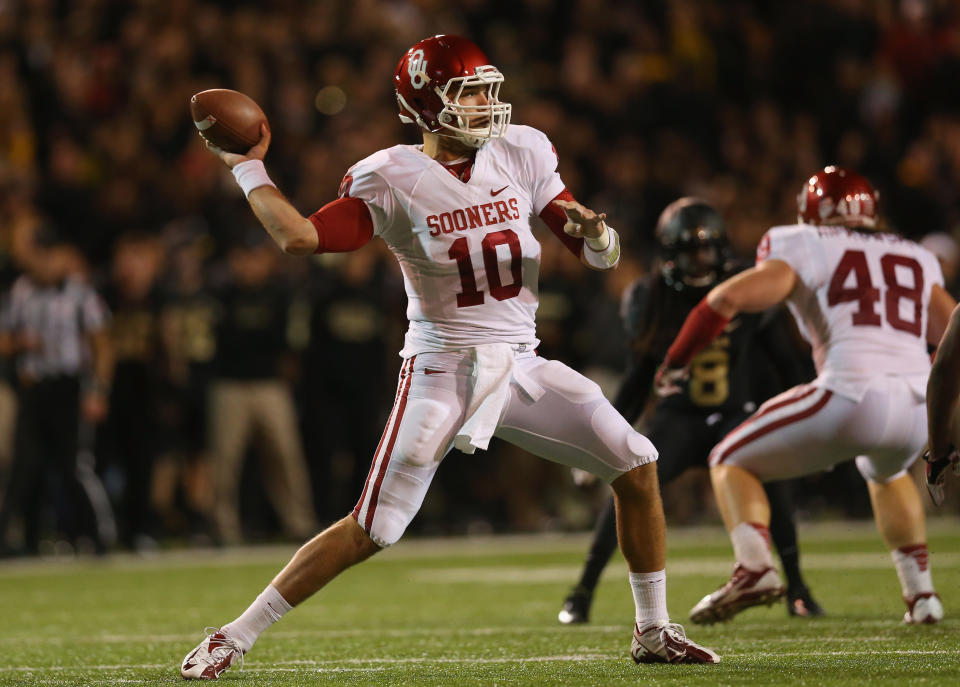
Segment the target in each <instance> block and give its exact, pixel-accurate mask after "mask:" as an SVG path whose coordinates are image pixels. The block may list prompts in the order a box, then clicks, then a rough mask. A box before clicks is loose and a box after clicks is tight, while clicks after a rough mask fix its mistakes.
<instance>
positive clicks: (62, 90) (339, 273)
mask: <svg viewBox="0 0 960 687" xmlns="http://www.w3.org/2000/svg"><path fill="white" fill-rule="evenodd" d="M435 33H458V34H463V35H466V36H469V37H470V38H472V39H473V40H475V41H476V42H477V43H478V44H480V45H481V46H482V47H483V48H484V49H485V51H486V52H487V54H488V55H489V56H490V58H491V60H492V61H493V62H494V64H496V65H497V66H498V67H499V68H500V69H501V71H502V72H503V73H504V74H505V76H506V83H505V85H504V88H503V90H502V92H501V96H502V98H503V99H505V100H507V101H509V102H512V103H513V108H514V109H513V113H514V114H513V118H514V121H516V122H522V123H524V124H529V125H532V126H534V127H537V128H539V129H541V130H543V131H546V132H548V133H549V135H550V136H551V140H552V142H553V143H554V145H555V147H556V149H557V151H558V154H559V159H560V172H561V175H562V176H563V178H564V180H565V182H566V184H567V186H568V187H569V188H570V189H571V190H572V192H573V193H574V195H575V196H577V198H578V199H580V200H581V201H582V202H584V203H585V204H586V205H588V206H589V207H593V208H596V209H598V210H603V211H605V212H607V213H608V216H609V218H610V221H611V224H612V225H614V226H615V227H616V228H617V230H618V232H619V233H620V235H621V236H622V239H623V246H624V250H625V257H624V263H623V265H622V266H621V268H620V269H619V270H618V271H617V272H616V273H615V274H614V275H613V276H612V277H607V278H605V279H602V278H600V277H597V276H596V275H595V274H592V273H588V272H586V271H584V270H582V269H581V268H580V266H579V265H578V264H577V263H576V261H575V260H572V259H571V258H570V257H569V256H567V255H565V254H564V253H563V252H562V251H561V250H560V246H559V242H556V241H555V240H554V239H553V238H552V237H550V236H549V235H546V236H545V237H544V241H543V243H544V264H543V269H542V287H541V289H542V290H541V307H540V313H539V315H538V320H539V332H540V336H541V339H542V340H543V350H544V353H545V354H546V355H548V356H550V357H556V358H559V359H561V360H564V361H565V362H567V363H569V364H571V365H573V366H575V367H577V368H578V369H581V370H585V371H587V372H591V373H592V374H594V375H595V376H596V377H597V378H598V379H600V380H601V381H604V382H605V384H606V385H607V386H609V387H610V389H611V390H612V388H613V385H615V383H616V376H617V374H618V373H619V372H620V371H621V370H622V365H623V361H624V356H625V344H624V341H623V337H622V335H621V334H620V325H619V315H618V303H619V299H620V295H621V293H622V292H623V290H624V288H625V287H626V286H627V284H629V283H630V281H631V280H632V279H634V278H636V277H637V276H638V275H640V274H642V272H643V271H645V270H648V269H651V268H652V267H653V265H654V257H655V243H654V240H653V227H654V226H655V223H656V219H657V216H658V215H659V213H660V211H661V210H662V209H663V208H664V207H665V206H666V205H667V204H668V203H669V202H670V201H671V200H673V199H675V198H676V197H678V196H681V195H698V196H701V197H704V198H706V199H707V200H709V201H710V202H711V203H713V204H714V205H715V206H716V207H718V208H719V209H720V210H721V212H722V214H723V215H724V216H725V218H726V220H727V222H728V227H729V233H730V235H731V238H732V241H733V243H734V246H735V248H736V249H737V250H738V251H739V252H740V253H741V254H743V255H750V254H751V253H752V251H753V249H754V246H755V245H756V243H757V241H758V240H759V238H760V236H761V235H762V234H763V232H764V231H766V229H768V228H769V227H770V226H773V225H777V224H786V223H791V222H792V221H794V219H795V216H796V205H795V203H796V192H797V191H798V190H799V188H800V185H801V183H802V182H803V181H804V180H805V179H806V178H807V176H809V175H810V174H811V173H812V172H814V171H815V170H817V169H819V168H822V167H823V166H824V165H825V164H828V163H836V164H842V165H846V166H849V167H852V168H854V169H856V170H858V171H860V172H861V173H863V174H864V175H865V176H867V177H868V178H870V179H871V180H872V181H873V183H874V184H875V185H876V186H877V188H878V189H879V190H880V193H881V201H882V211H883V213H884V214H885V216H886V219H887V223H888V225H889V226H890V227H891V228H892V229H895V230H896V231H899V232H901V233H903V234H904V235H906V236H908V237H910V238H914V239H920V238H922V237H925V236H927V235H930V234H934V235H935V236H934V237H932V238H929V239H928V242H929V245H930V246H931V247H932V248H933V249H934V250H935V251H936V252H937V253H938V255H939V256H940V257H941V258H942V259H943V260H944V261H945V263H952V266H949V267H950V269H952V270H953V271H952V274H953V275H954V276H953V277H952V281H951V283H950V284H949V286H950V288H951V290H952V291H953V292H954V294H955V295H956V294H957V285H958V283H957V280H956V265H957V264H958V263H960V252H958V249H957V239H958V237H960V89H957V88H956V84H957V83H958V80H960V5H958V4H957V3H956V2H954V1H953V0H810V1H809V2H804V3H771V2H765V1H763V0H662V1H655V2H642V3H640V2H627V1H620V0H559V1H554V0H509V1H508V0H463V1H462V2H452V3H451V2H436V1H435V0H324V1H316V2H309V1H307V0H269V1H264V2H244V1H227V0H221V1H219V2H215V1H212V0H206V1H204V0H129V1H128V0H7V1H6V2H0V280H2V281H0V287H2V289H3V293H4V294H5V296H6V297H9V294H10V292H11V290H12V288H13V285H14V284H15V282H16V280H17V279H19V278H21V277H22V276H23V275H24V274H27V275H28V276H29V273H30V265H31V261H33V260H35V259H36V251H37V250H38V249H37V248H36V244H37V241H36V240H35V238H36V236H37V235H38V234H43V233H45V232H46V233H50V232H53V233H54V234H56V235H57V236H58V237H60V239H63V240H64V241H65V242H66V243H67V244H69V246H70V249H71V250H72V255H73V259H72V262H71V264H72V273H73V274H74V275H76V276H77V278H79V279H81V280H84V281H86V282H87V283H89V284H92V285H93V286H94V287H95V288H96V289H97V291H98V292H99V293H100V295H101V296H102V297H103V299H104V301H105V303H106V305H107V307H108V309H109V310H110V312H111V319H110V324H109V325H108V331H109V334H110V338H111V340H112V347H113V357H114V359H115V369H116V373H115V375H114V376H113V379H112V380H111V388H110V389H109V404H108V410H107V416H106V418H105V419H104V421H103V422H100V423H98V425H97V427H96V431H93V432H90V433H89V434H90V436H91V438H90V439H89V442H88V443H89V446H88V447H87V448H89V449H90V450H91V451H92V452H93V454H94V455H95V457H96V458H95V471H96V473H97V475H98V476H99V478H100V479H101V481H102V483H103V485H104V489H105V493H106V494H107V497H108V499H109V500H110V502H111V504H112V511H113V513H114V515H115V518H116V525H117V528H116V530H117V533H118V536H119V540H120V542H121V543H122V544H124V545H126V546H131V547H140V546H148V545H150V542H152V541H153V540H155V539H157V538H162V537H167V536H194V537H204V536H210V537H212V538H213V539H214V540H215V541H222V542H225V543H230V542H235V541H240V540H242V539H251V538H257V537H270V536H273V535H274V534H276V533H277V532H283V533H284V534H285V535H287V536H289V537H290V538H293V539H298V538H300V537H302V536H303V535H304V534H305V533H307V532H309V531H312V530H313V529H314V528H315V527H316V524H317V523H318V522H319V523H321V524H322V523H326V522H329V521H330V520H332V519H334V518H336V517H339V516H340V515H342V514H343V513H344V512H346V511H347V510H349V509H350V508H352V506H353V503H354V501H355V499H356V498H357V496H358V494H359V492H360V489H361V488H362V483H363V480H364V479H365V476H366V471H367V468H368V465H369V459H370V456H371V455H372V454H373V450H374V449H375V447H376V443H377V441H378V439H379V433H380V429H381V427H382V425H383V421H384V419H385V417H386V413H387V412H388V410H389V406H390V403H391V400H392V394H393V387H394V383H395V382H394V379H395V374H396V372H397V370H398V367H399V359H398V358H397V356H396V351H397V350H399V348H400V341H401V339H402V334H403V331H404V329H405V324H406V322H405V318H404V296H403V285H402V281H401V279H400V275H399V272H398V270H397V269H396V267H395V261H394V260H393V259H392V257H391V256H390V255H389V253H387V252H386V251H385V249H384V248H383V246H382V244H381V243H380V242H374V243H373V244H371V245H370V246H368V247H366V248H364V249H362V250H361V251H359V252H357V253H356V254H350V255H340V256H318V257H317V258H312V259H308V260H303V259H294V258H289V257H286V256H283V255H282V254H281V253H280V252H279V251H278V250H277V249H276V248H275V247H274V246H273V244H272V243H269V242H268V240H267V241H265V240H264V239H265V238H266V237H265V235H264V234H263V233H262V230H260V229H259V226H258V225H257V224H256V220H255V219H254V218H253V216H252V213H251V212H250V211H249V208H248V207H247V205H246V202H245V201H244V199H243V197H242V194H241V193H240V191H239V189H238V188H237V187H236V184H235V183H234V181H233V179H232V177H231V176H230V174H229V172H228V171H227V170H226V169H225V168H224V167H223V165H222V164H221V163H220V162H219V161H218V160H217V159H216V158H215V157H214V156H213V155H211V154H209V153H208V152H207V151H206V150H205V149H204V146H203V144H202V141H201V140H200V138H199V137H198V135H197V132H196V129H195V128H194V125H193V123H192V121H191V118H190V115H189V109H188V100H189V98H190V96H191V95H192V94H193V93H196V92H198V91H201V90H204V89H208V88H233V89H236V90H239V91H242V92H244V93H246V94H248V95H249V96H251V97H252V98H254V99H255V100H256V101H257V102H258V103H259V104H260V105H261V107H262V108H263V110H264V112H265V113H266V114H267V116H268V118H269V120H270V125H271V130H272V134H273V142H272V145H271V148H270V151H269V154H268V156H267V159H266V164H267V168H268V170H269V171H270V174H271V176H272V177H273V179H274V180H275V181H276V182H277V184H278V186H279V187H280V188H281V189H283V190H284V192H285V193H287V194H288V196H289V197H290V199H291V200H292V202H293V203H294V204H295V205H296V206H297V207H298V208H299V209H300V210H301V211H302V212H303V213H304V214H309V213H311V212H313V211H315V210H316V209H318V208H319V207H321V206H322V205H324V204H325V203H326V202H328V201H330V200H332V199H333V198H334V197H335V196H336V193H337V189H338V187H339V184H340V181H341V177H342V176H343V174H344V173H345V171H346V170H347V168H348V167H349V166H350V165H351V164H353V163H354V162H355V161H357V160H359V159H361V158H363V157H365V156H367V155H369V154H370V153H372V152H374V151H376V150H378V149H381V148H384V147H388V146H391V145H394V144H397V143H414V142H416V141H417V134H416V131H415V130H414V129H412V128H411V127H406V128H405V127H403V126H402V125H401V124H400V122H399V121H398V119H397V117H396V105H395V101H394V97H393V87H392V82H391V77H392V74H393V72H394V69H395V67H396V64H397V61H398V59H399V58H400V56H401V55H402V54H403V52H404V51H405V50H406V49H407V47H409V46H410V45H412V44H413V43H415V42H416V41H418V40H420V39H421V38H423V37H425V36H428V35H431V34H435ZM60 239H58V240H60ZM47 240H48V241H49V237H48V239H47ZM3 365H4V367H3V371H4V376H5V377H6V382H7V383H6V384H5V385H3V387H2V388H0V484H2V482H4V481H8V480H7V479H6V478H8V477H9V474H10V472H11V466H12V465H13V464H14V462H15V461H14V458H15V456H14V454H15V453H16V450H15V445H16V441H15V436H14V435H15V433H16V432H15V430H14V429H13V427H14V426H15V421H14V420H13V419H11V418H12V417H13V416H12V412H13V410H14V409H15V405H16V392H17V390H18V389H19V387H20V383H21V380H19V379H18V373H17V367H16V364H15V357H14V356H8V357H7V358H6V359H5V362H4V363H3ZM264 394H268V395H270V394H273V395H271V396H269V398H270V399H272V400H269V401H266V402H265V401H263V395H264ZM263 403H266V406H264V405H262V404H263ZM267 406H269V407H270V408H271V409H272V410H273V411H275V413H276V414H277V415H278V416H282V417H269V418H268V417H265V416H266V415H269V414H270V413H266V412H265V411H263V410H262V408H263V407H267ZM217 423H221V425H219V430H218V431H214V427H215V426H218V425H217ZM222 423H226V425H222ZM83 436H84V433H83V432H81V438H80V444H83V443H84V440H83ZM79 448H80V449H83V448H84V447H83V446H82V445H81V446H80V447H79ZM247 453H249V454H250V457H251V460H244V457H246V455H247ZM225 454H229V455H230V456H231V458H230V459H229V460H224V458H223V456H224V455H225ZM257 457H259V458H260V460H257V459H256V458H257ZM449 462H450V464H448V465H446V466H445V467H444V468H443V469H441V471H440V473H439V475H438V478H437V480H438V482H439V486H440V488H438V489H435V490H434V491H433V492H432V493H431V496H430V497H429V499H428V502H427V504H426V505H425V507H424V509H423V511H422V513H421V515H420V516H419V517H418V519H417V520H416V521H415V522H414V529H415V530H416V529H419V531H422V532H437V533H445V532H456V531H465V530H478V529H479V530H482V529H494V530H507V529H511V530H515V529H536V528H540V527H544V526H560V527H571V526H582V525H584V524H585V523H587V522H589V521H591V519H592V518H591V514H590V512H589V510H590V509H589V505H590V504H589V503H583V502H582V499H581V501H580V502H578V501H577V498H576V495H575V494H573V495H572V494H571V489H572V487H571V486H570V479H569V475H567V474H566V473H565V472H564V471H562V470H559V469H554V467H555V466H551V465H547V464H545V463H541V462H535V461H533V460H527V459H526V457H524V456H516V455H513V453H508V452H507V450H506V449H503V448H500V449H497V450H494V451H492V452H491V453H490V454H489V455H488V456H481V457H479V458H477V457H472V458H469V459H467V458H465V457H463V456H460V455H459V454H456V453H454V454H451V456H450V460H449ZM840 479H842V477H836V476H835V478H834V482H836V481H837V480H840ZM854 479H856V478H854ZM817 484H818V485H819V486H820V487H822V490H821V492H820V496H819V497H818V498H820V499H821V500H823V501H824V502H829V501H830V500H831V495H830V490H831V489H835V491H837V492H843V491H844V489H846V488H847V487H846V486H843V487H831V486H830V483H829V481H824V482H818V483H817ZM261 485H262V486H261ZM503 485H510V488H506V487H504V486H503ZM529 485H536V486H535V487H530V486H529ZM684 485H686V486H684ZM702 487H703V485H702V483H701V484H700V489H701V491H700V492H698V493H697V496H696V498H694V499H692V501H691V499H690V498H685V497H682V496H680V495H678V496H677V498H676V499H675V501H670V500H669V499H668V507H669V508H671V509H673V512H674V513H676V514H678V517H681V518H682V517H690V518H696V517H697V516H698V514H699V515H703V512H704V511H703V508H704V506H703V503H702V502H703V500H704V497H703V489H702ZM681 488H686V489H688V490H689V488H690V485H689V483H682V484H681ZM858 488H862V487H858ZM224 490H226V492H229V493H227V494H226V495H224V494H223V493H221V494H220V496H219V502H220V503H224V502H227V503H232V504H233V505H232V506H231V507H228V508H227V509H226V511H224V512H215V511H214V509H213V508H212V507H211V503H212V501H213V500H212V498H211V494H213V493H218V492H224ZM231 490H232V491H231ZM0 493H2V492H0ZM230 493H232V494H233V496H230ZM532 493H535V494H536V495H537V496H536V498H532V497H531V494H532ZM237 494H239V495H240V496H239V498H237ZM503 494H506V496H503ZM54 501H55V499H54ZM834 501H835V502H834V503H832V506H833V507H837V508H841V509H842V508H843V507H849V508H850V509H852V510H854V511H857V509H858V508H862V509H863V510H860V511H857V514H860V513H862V512H865V509H866V508H867V504H866V495H865V491H864V492H863V496H862V502H861V503H860V504H859V505H857V499H856V498H849V497H845V500H842V501H841V500H840V499H839V498H836V499H834ZM814 502H817V503H819V501H816V499H812V498H811V499H808V503H814ZM811 507H812V506H811ZM44 517H46V518H47V520H48V521H49V522H50V523H55V522H56V518H55V516H52V515H50V514H47V515H46V516H44ZM13 520H14V521H15V520H16V518H13ZM545 523H546V524H545ZM51 527H52V529H56V526H55V525H52V526H51ZM51 527H48V529H51ZM11 529H12V530H15V529H16V527H15V522H14V523H13V525H12V526H11ZM0 536H3V533H2V532H0ZM15 540H16V537H12V541H13V543H12V544H11V543H9V542H8V543H7V547H8V548H13V549H16V548H17V546H19V545H20V544H22V542H20V544H18V543H17V541H15ZM0 544H3V542H0ZM101 544H102V542H101Z"/></svg>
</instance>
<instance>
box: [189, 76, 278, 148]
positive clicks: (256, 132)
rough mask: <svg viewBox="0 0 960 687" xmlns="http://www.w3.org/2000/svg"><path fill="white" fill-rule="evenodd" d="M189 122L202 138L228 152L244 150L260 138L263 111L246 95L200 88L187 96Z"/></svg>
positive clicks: (264, 117)
mask: <svg viewBox="0 0 960 687" xmlns="http://www.w3.org/2000/svg"><path fill="white" fill-rule="evenodd" d="M190 114H191V115H192V116H193V123H194V124H195V125H196V127H197V130H198V131H199V132H200V135H201V136H203V138H204V139H206V140H207V141H209V142H210V143H212V144H213V145H215V146H217V147H218V148H222V149H223V150H226V151H227V152H228V153H245V152H247V151H248V150H250V148H252V147H253V146H255V145H256V144H257V141H259V140H260V124H261V123H263V122H266V121H267V118H266V116H265V115H264V114H263V110H261V109H260V106H259V105H257V103H255V102H254V101H253V99H251V98H250V97H248V96H246V95H244V94H243V93H240V92H238V91H231V90H229V89H226V88H212V89H210V90H208V91H200V92H199V93H197V94H196V95H194V96H193V97H191V98H190Z"/></svg>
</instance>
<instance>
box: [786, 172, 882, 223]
mask: <svg viewBox="0 0 960 687" xmlns="http://www.w3.org/2000/svg"><path fill="white" fill-rule="evenodd" d="M879 200H880V196H879V194H878V193H877V192H876V190H875V189H874V188H873V185H872V184H871V183H870V182H869V181H867V180H866V178H865V177H862V176H860V175H859V174H857V173H856V172H854V171H851V170H849V169H845V168H844V167H836V166H833V165H831V166H829V167H824V168H823V170H822V171H820V172H817V173H816V174H814V175H813V176H812V177H810V178H809V179H808V180H807V182H806V183H805V184H804V185H803V188H802V189H800V193H799V194H798V195H797V222H799V223H801V224H814V225H822V224H829V225H840V226H845V227H867V228H869V229H873V228H874V227H876V226H877V203H878V202H879Z"/></svg>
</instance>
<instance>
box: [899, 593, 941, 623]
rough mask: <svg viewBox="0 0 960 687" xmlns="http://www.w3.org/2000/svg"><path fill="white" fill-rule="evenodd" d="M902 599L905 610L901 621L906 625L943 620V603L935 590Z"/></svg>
mask: <svg viewBox="0 0 960 687" xmlns="http://www.w3.org/2000/svg"><path fill="white" fill-rule="evenodd" d="M904 601H905V602H906V604H907V612H906V613H904V614H903V622H905V623H906V624H907V625H932V624H933V623H939V622H940V621H941V620H943V604H942V603H940V595H939V594H937V593H936V592H926V593H923V594H917V595H916V596H914V597H913V598H912V599H904Z"/></svg>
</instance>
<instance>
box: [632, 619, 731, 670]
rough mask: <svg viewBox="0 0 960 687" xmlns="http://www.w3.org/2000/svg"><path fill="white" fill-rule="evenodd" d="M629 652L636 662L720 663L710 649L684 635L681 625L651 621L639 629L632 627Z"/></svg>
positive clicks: (636, 626) (718, 658) (635, 626)
mask: <svg viewBox="0 0 960 687" xmlns="http://www.w3.org/2000/svg"><path fill="white" fill-rule="evenodd" d="M630 656H631V657H633V660H634V662H636V663H720V657H719V656H718V655H717V654H716V652H714V651H713V650H711V649H708V648H706V647H703V646H700V645H699V644H697V643H696V642H692V641H691V640H689V639H687V634H686V632H684V631H683V626H682V625H677V624H676V623H667V624H666V625H654V626H652V627H649V628H647V629H646V630H644V631H643V632H640V627H639V626H638V625H634V627H633V641H632V642H631V643H630Z"/></svg>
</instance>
